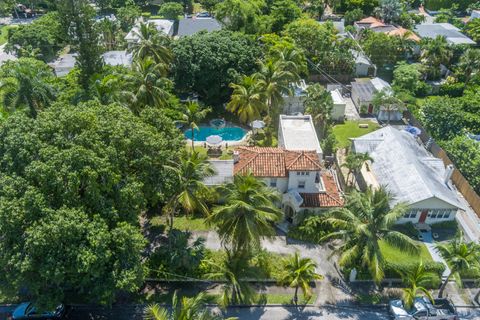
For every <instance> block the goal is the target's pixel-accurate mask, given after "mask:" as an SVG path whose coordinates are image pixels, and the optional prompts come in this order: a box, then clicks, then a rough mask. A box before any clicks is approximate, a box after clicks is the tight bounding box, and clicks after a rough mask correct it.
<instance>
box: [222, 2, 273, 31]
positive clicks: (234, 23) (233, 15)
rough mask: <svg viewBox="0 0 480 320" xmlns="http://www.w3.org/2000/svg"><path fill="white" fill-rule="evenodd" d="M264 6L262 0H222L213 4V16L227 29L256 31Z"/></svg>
mask: <svg viewBox="0 0 480 320" xmlns="http://www.w3.org/2000/svg"><path fill="white" fill-rule="evenodd" d="M264 7H265V2H264V1H263V0H224V1H222V2H220V3H218V4H217V5H216V6H215V17H216V18H217V19H218V21H220V22H221V23H222V24H223V25H224V26H225V27H226V28H227V29H228V30H231V31H241V32H244V33H257V32H258V31H259V28H260V25H261V23H260V16H261V15H262V9H263V8H264Z"/></svg>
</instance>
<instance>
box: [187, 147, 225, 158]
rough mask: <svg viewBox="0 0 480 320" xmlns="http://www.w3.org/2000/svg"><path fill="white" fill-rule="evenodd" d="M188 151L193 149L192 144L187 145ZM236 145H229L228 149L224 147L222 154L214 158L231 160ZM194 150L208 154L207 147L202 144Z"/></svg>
mask: <svg viewBox="0 0 480 320" xmlns="http://www.w3.org/2000/svg"><path fill="white" fill-rule="evenodd" d="M186 148H187V151H188V152H190V150H192V146H191V145H187V146H186ZM233 149H234V147H228V148H227V149H225V148H222V155H221V156H220V157H219V158H212V159H218V160H230V159H232V154H231V152H232V151H233ZM194 150H195V151H196V152H198V153H200V154H201V155H204V156H207V148H204V147H202V146H195V147H194Z"/></svg>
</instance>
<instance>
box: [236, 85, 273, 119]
mask: <svg viewBox="0 0 480 320" xmlns="http://www.w3.org/2000/svg"><path fill="white" fill-rule="evenodd" d="M230 88H232V89H233V93H232V96H231V98H230V102H229V103H228V104H227V110H228V111H230V112H232V113H236V114H237V115H238V117H239V119H240V121H241V122H242V123H250V122H251V121H253V120H256V119H259V118H260V115H261V113H262V112H263V111H265V110H266V109H267V105H266V103H265V101H266V100H265V96H264V95H263V93H261V91H260V90H259V89H260V88H259V84H258V82H257V81H256V80H255V79H254V78H253V77H248V76H244V77H243V78H242V81H241V83H239V84H235V83H231V84H230Z"/></svg>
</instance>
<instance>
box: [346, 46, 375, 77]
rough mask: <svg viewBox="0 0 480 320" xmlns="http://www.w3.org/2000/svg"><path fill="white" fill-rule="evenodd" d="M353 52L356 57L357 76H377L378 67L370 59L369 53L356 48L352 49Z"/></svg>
mask: <svg viewBox="0 0 480 320" xmlns="http://www.w3.org/2000/svg"><path fill="white" fill-rule="evenodd" d="M352 54H353V57H354V58H355V77H358V78H362V77H369V76H374V77H375V76H376V73H377V70H376V69H377V67H376V66H375V65H374V64H373V63H372V62H371V61H370V59H369V58H368V57H367V55H365V54H364V53H362V52H360V51H355V50H352Z"/></svg>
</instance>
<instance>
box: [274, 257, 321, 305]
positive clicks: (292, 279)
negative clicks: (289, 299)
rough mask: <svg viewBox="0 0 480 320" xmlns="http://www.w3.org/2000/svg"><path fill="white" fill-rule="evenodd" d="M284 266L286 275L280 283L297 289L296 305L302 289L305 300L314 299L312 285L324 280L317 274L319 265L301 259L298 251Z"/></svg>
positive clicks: (295, 294)
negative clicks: (299, 291)
mask: <svg viewBox="0 0 480 320" xmlns="http://www.w3.org/2000/svg"><path fill="white" fill-rule="evenodd" d="M283 264H284V265H283V268H284V275H283V276H282V279H281V280H280V283H282V284H283V285H288V286H289V287H292V288H295V293H294V296H293V301H294V303H295V304H297V302H298V289H302V292H303V297H304V299H305V300H309V299H310V298H311V297H312V288H311V287H310V283H311V282H313V281H315V280H321V279H323V276H321V275H319V274H318V273H316V268H317V264H316V263H315V262H314V261H313V260H312V259H310V258H300V255H299V254H298V251H296V252H295V254H294V255H293V256H291V257H289V258H287V259H285V260H284V262H283Z"/></svg>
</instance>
